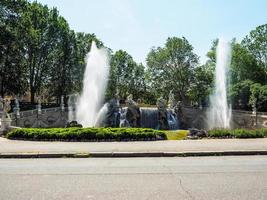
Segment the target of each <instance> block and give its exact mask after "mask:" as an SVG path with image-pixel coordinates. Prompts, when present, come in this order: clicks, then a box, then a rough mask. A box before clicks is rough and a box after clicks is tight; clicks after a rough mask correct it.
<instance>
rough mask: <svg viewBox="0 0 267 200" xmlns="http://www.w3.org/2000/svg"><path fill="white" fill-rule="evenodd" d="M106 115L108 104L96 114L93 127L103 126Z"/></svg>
mask: <svg viewBox="0 0 267 200" xmlns="http://www.w3.org/2000/svg"><path fill="white" fill-rule="evenodd" d="M107 113H108V103H105V104H104V105H103V106H102V108H101V109H100V110H99V112H98V113H97V116H96V121H95V124H94V126H95V127H102V126H103V125H104V122H105V119H106V116H107Z"/></svg>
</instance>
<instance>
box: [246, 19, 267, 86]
mask: <svg viewBox="0 0 267 200" xmlns="http://www.w3.org/2000/svg"><path fill="white" fill-rule="evenodd" d="M242 45H244V47H246V48H247V49H248V50H249V52H250V53H251V54H252V55H253V56H254V58H255V59H256V61H257V64H258V65H262V66H263V67H264V70H265V77H266V78H267V49H266V46H267V24H264V25H261V26H258V27H256V29H255V30H252V31H251V32H250V34H249V35H247V36H246V37H245V39H244V40H243V41H242ZM265 81H267V79H265Z"/></svg>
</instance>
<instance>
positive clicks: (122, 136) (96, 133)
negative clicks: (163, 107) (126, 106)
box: [6, 128, 167, 141]
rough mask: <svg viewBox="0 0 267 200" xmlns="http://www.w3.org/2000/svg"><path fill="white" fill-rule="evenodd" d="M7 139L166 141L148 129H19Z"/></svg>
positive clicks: (156, 131)
mask: <svg viewBox="0 0 267 200" xmlns="http://www.w3.org/2000/svg"><path fill="white" fill-rule="evenodd" d="M6 137H7V138H8V139H22V140H37V141H41V140H44V141H47V140H48V141H125V140H126V141H127V140H166V139H167V137H166V134H165V133H164V132H162V131H158V130H154V129H148V128H21V129H15V130H12V131H11V132H9V133H8V134H7V136H6Z"/></svg>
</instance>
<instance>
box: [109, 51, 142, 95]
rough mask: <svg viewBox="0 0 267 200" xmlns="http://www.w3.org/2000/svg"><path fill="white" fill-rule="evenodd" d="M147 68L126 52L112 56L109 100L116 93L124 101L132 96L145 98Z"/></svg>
mask: <svg viewBox="0 0 267 200" xmlns="http://www.w3.org/2000/svg"><path fill="white" fill-rule="evenodd" d="M144 74H145V68H144V66H143V65H142V64H139V65H138V64H137V63H136V62H135V61H134V60H133V58H132V56H131V55H129V54H128V53H127V52H126V51H122V50H119V51H117V52H115V53H114V55H112V56H111V62H110V76H109V83H108V89H107V95H106V96H107V98H111V97H112V96H114V94H115V93H116V91H118V92H119V96H120V97H121V98H122V99H126V97H127V95H129V94H132V95H133V96H134V98H135V99H137V98H142V97H143V95H142V94H143V91H144V89H145V86H144V84H145V81H144Z"/></svg>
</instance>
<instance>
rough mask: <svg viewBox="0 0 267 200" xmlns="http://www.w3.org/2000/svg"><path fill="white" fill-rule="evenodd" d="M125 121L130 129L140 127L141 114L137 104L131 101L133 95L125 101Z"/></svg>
mask: <svg viewBox="0 0 267 200" xmlns="http://www.w3.org/2000/svg"><path fill="white" fill-rule="evenodd" d="M126 106H127V111H126V120H127V121H128V123H129V125H130V127H141V113H140V108H139V107H138V105H137V103H136V102H135V101H134V100H133V95H132V94H130V95H129V96H128V97H127V100H126Z"/></svg>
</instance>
